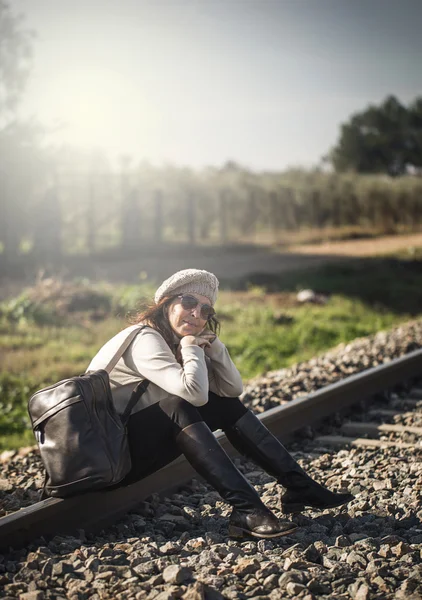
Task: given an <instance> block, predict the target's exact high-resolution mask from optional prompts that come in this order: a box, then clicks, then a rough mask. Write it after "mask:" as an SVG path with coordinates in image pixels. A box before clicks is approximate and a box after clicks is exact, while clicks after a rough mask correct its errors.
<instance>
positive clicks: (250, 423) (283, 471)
mask: <svg viewBox="0 0 422 600" xmlns="http://www.w3.org/2000/svg"><path fill="white" fill-rule="evenodd" d="M225 434H226V436H227V437H228V439H229V440H230V442H231V443H232V445H233V446H234V447H235V448H236V450H238V451H239V452H240V453H241V454H243V455H245V456H248V457H249V458H251V459H252V460H253V461H255V462H256V463H257V464H258V465H259V466H260V467H261V468H263V469H264V470H265V471H266V472H267V473H268V474H269V475H272V476H273V477H275V478H276V479H277V481H278V483H280V484H281V485H282V486H283V487H285V488H286V492H285V493H284V494H283V496H282V498H281V501H282V512H283V513H285V514H288V513H298V512H301V511H302V510H304V508H305V506H310V507H312V508H319V509H324V508H334V507H336V506H341V505H342V504H346V503H347V502H350V501H351V500H353V498H354V496H352V494H349V493H336V492H331V491H330V490H329V489H327V488H326V487H324V486H323V485H321V484H319V483H317V482H316V481H314V480H313V479H312V478H311V477H310V476H309V475H307V474H306V473H305V471H304V470H303V469H302V467H301V466H300V465H299V464H298V463H297V462H296V461H295V460H294V458H293V457H292V455H291V454H290V453H289V452H288V451H287V450H286V448H285V447H284V446H283V444H282V443H281V442H280V441H279V440H278V439H277V438H276V437H275V436H273V434H272V433H271V432H270V431H268V429H267V428H266V427H265V425H263V423H261V421H260V420H259V419H258V417H256V416H255V415H254V413H253V412H251V411H250V410H248V412H247V413H245V414H244V415H243V416H242V417H241V418H240V419H238V421H237V422H236V423H235V424H234V425H233V426H232V427H230V428H228V429H226V430H225Z"/></svg>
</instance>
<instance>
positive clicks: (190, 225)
mask: <svg viewBox="0 0 422 600" xmlns="http://www.w3.org/2000/svg"><path fill="white" fill-rule="evenodd" d="M186 222H187V237H188V241H189V243H190V244H191V245H192V246H196V204H195V201H194V197H193V193H192V192H191V191H189V192H188V193H187V196H186Z"/></svg>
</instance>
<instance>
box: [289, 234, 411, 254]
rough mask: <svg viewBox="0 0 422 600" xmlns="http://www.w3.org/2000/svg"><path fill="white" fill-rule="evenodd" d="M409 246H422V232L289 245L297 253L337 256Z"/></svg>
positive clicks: (378, 252) (377, 252) (382, 252)
mask: <svg viewBox="0 0 422 600" xmlns="http://www.w3.org/2000/svg"><path fill="white" fill-rule="evenodd" d="M411 247H422V233H415V234H412V235H400V236H397V235H390V236H385V237H382V238H376V239H373V240H351V241H338V242H337V241H335V242H326V243H324V244H302V245H299V246H291V248H290V250H291V252H294V253H299V254H335V255H337V256H375V255H379V254H388V253H390V252H396V251H397V250H402V249H405V248H411Z"/></svg>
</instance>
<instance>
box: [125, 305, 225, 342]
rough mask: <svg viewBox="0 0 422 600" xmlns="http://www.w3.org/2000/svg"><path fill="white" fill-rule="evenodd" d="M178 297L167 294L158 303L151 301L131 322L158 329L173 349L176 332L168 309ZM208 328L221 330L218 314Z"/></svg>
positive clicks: (209, 321) (210, 320)
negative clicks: (169, 317) (171, 323)
mask: <svg viewBox="0 0 422 600" xmlns="http://www.w3.org/2000/svg"><path fill="white" fill-rule="evenodd" d="M175 298H177V296H165V297H164V298H162V299H161V300H160V301H159V302H158V303H157V304H155V303H151V304H147V305H146V306H145V308H144V309H143V310H141V311H140V312H138V313H137V314H136V315H134V316H133V317H132V318H131V319H130V322H131V323H132V324H133V325H137V324H138V323H145V324H147V325H149V326H150V327H152V328H153V329H155V330H156V331H158V333H160V334H161V335H162V336H163V338H164V339H165V340H166V342H167V344H168V345H169V346H170V348H171V349H172V350H173V345H174V343H173V336H174V332H173V329H172V328H171V325H170V321H169V319H168V316H167V309H168V307H169V306H170V304H171V303H172V302H173V300H174V299H175ZM206 329H209V330H210V331H212V332H213V333H215V334H216V335H218V333H219V332H220V321H219V320H218V319H217V317H216V316H213V317H211V319H208V321H207V325H206Z"/></svg>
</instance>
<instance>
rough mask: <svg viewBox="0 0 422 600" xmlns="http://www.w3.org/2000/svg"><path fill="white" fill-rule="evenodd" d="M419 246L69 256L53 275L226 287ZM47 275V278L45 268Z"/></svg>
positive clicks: (1, 288)
mask: <svg viewBox="0 0 422 600" xmlns="http://www.w3.org/2000/svg"><path fill="white" fill-rule="evenodd" d="M412 246H413V247H422V233H420V234H414V235H407V236H388V237H384V238H378V239H374V240H354V241H343V242H331V243H325V244H303V245H298V246H292V247H291V248H289V249H288V250H285V249H283V250H275V249H271V248H265V247H262V246H261V247H253V246H247V247H240V246H233V247H232V248H228V249H227V248H222V247H212V248H204V247H196V248H195V247H194V248H192V249H190V248H188V249H187V248H184V250H178V249H175V248H174V247H173V248H172V249H169V250H165V249H163V248H161V252H160V254H159V255H157V254H156V253H155V252H154V251H153V250H152V249H146V250H144V251H142V250H141V251H140V252H139V253H138V254H137V255H136V256H121V257H120V258H116V257H114V258H113V259H111V258H109V259H105V257H102V258H101V259H99V258H95V257H89V258H84V259H81V258H77V257H69V258H68V259H67V260H66V264H65V265H63V266H62V267H60V268H59V269H58V270H57V269H54V273H55V274H58V275H60V276H62V277H64V278H66V279H73V278H75V277H87V278H89V279H91V280H93V281H110V282H115V283H130V284H136V283H139V282H140V281H141V280H153V281H155V282H157V281H162V280H163V279H164V278H166V277H169V276H170V275H171V274H172V273H174V272H176V271H178V270H180V269H186V268H197V269H206V270H208V271H212V272H213V273H215V274H216V275H217V277H218V278H219V279H220V280H222V281H225V282H229V281H230V279H238V278H241V277H245V276H248V275H252V274H257V273H261V274H282V273H285V272H288V271H292V270H302V269H307V268H309V267H313V266H318V265H321V264H324V263H328V262H335V261H339V260H342V261H344V260H345V259H346V257H349V258H350V260H356V259H359V257H364V256H375V255H382V254H386V253H389V252H394V251H397V250H400V249H403V248H408V247H412ZM46 273H47V274H48V275H50V274H52V273H51V272H50V271H49V270H48V269H47V271H46ZM35 277H36V272H34V271H33V270H30V269H28V270H26V269H25V276H24V277H13V278H10V277H0V299H1V298H2V297H5V295H6V296H10V290H9V289H8V287H9V286H10V285H12V287H13V286H16V285H18V286H20V287H22V286H25V285H31V284H32V283H33V282H34V280H35Z"/></svg>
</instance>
